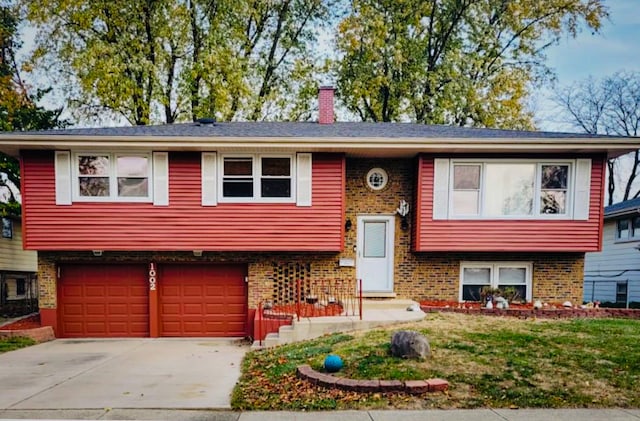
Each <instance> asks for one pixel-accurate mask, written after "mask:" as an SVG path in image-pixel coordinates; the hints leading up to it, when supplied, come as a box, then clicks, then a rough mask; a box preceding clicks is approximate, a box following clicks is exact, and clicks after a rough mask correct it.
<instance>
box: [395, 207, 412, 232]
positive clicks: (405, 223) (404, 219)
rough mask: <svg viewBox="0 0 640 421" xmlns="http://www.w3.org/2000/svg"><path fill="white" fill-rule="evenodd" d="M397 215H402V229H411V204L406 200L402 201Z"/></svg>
mask: <svg viewBox="0 0 640 421" xmlns="http://www.w3.org/2000/svg"><path fill="white" fill-rule="evenodd" d="M396 213H397V214H398V215H400V218H401V219H400V229H402V231H406V230H408V229H409V221H408V220H407V215H408V214H409V204H408V203H407V201H406V200H401V201H400V206H398V209H396Z"/></svg>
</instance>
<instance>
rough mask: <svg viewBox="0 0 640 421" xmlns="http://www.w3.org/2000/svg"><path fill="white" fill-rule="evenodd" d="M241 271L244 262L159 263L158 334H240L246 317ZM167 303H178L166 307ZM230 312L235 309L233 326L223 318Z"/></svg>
mask: <svg viewBox="0 0 640 421" xmlns="http://www.w3.org/2000/svg"><path fill="white" fill-rule="evenodd" d="M245 275H246V266H244V265H193V264H185V265H165V266H162V267H161V269H160V273H159V281H158V285H159V286H160V301H161V305H160V309H161V315H160V317H161V323H160V326H161V330H160V334H161V335H162V336H194V337H195V336H244V335H245V334H246V317H247V316H246V313H247V307H246V305H247V304H246V301H247V300H246V284H245V282H244V277H245ZM230 291H232V293H231V294H230ZM169 303H171V304H177V303H179V304H180V305H179V307H177V308H176V307H174V308H169V307H168V306H167V304H169ZM229 304H233V306H230V305H229ZM176 310H177V311H176ZM230 312H233V313H235V314H231V317H232V318H233V319H235V320H237V321H236V322H234V323H235V324H234V325H233V326H230V325H229V323H228V321H227V319H228V317H229V316H230V314H229V313H230Z"/></svg>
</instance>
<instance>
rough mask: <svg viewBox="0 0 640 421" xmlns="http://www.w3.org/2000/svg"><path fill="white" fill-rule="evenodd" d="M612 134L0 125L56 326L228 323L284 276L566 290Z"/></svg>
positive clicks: (147, 327) (326, 110) (211, 326)
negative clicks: (20, 129) (18, 176)
mask: <svg viewBox="0 0 640 421" xmlns="http://www.w3.org/2000/svg"><path fill="white" fill-rule="evenodd" d="M638 147H640V141H639V140H638V139H632V138H620V137H602V136H587V135H578V134H563V133H543V132H517V131H504V130H488V129H473V128H461V127H446V126H428V125H416V124H393V123H335V122H334V117H333V90H332V89H326V88H325V89H321V90H320V107H319V121H318V122H304V123H273V122H258V123H255V122H231V123H215V122H214V123H212V122H210V121H203V122H200V123H187V124H173V125H164V126H146V127H145V126H139V127H119V128H99V129H66V130H56V131H44V132H36V133H9V134H2V135H0V150H2V151H4V152H6V153H9V154H11V155H13V156H19V157H20V160H21V163H22V196H23V209H24V210H23V218H24V227H25V232H24V245H25V247H26V248H27V249H29V250H36V251H38V264H39V269H38V276H39V285H40V313H41V317H42V321H43V323H44V324H47V325H51V326H53V327H54V329H55V332H56V335H57V336H59V337H100V336H151V337H155V336H243V335H248V334H250V332H251V330H250V329H251V327H250V320H252V316H253V313H254V311H255V308H256V305H257V302H258V301H259V300H261V299H263V298H264V297H268V296H269V295H270V294H271V293H272V292H273V291H274V289H278V288H281V286H282V283H287V282H294V281H295V280H296V279H297V278H304V279H307V280H308V279H310V280H311V281H312V282H313V280H316V279H329V278H340V279H345V278H351V279H353V278H360V279H362V281H363V290H364V294H365V296H370V297H384V298H389V297H404V298H412V299H417V300H420V299H443V300H452V301H461V300H478V299H479V298H478V297H479V291H480V288H482V287H483V286H487V285H488V286H495V287H506V286H512V287H513V288H515V289H516V290H517V291H518V292H519V294H520V295H521V296H522V297H523V298H525V299H527V300H534V299H540V300H545V301H565V300H571V301H574V302H578V301H579V300H581V299H582V293H583V266H584V255H585V252H589V251H597V250H599V249H600V244H601V237H602V197H603V186H604V177H605V165H604V164H605V159H606V158H608V157H611V156H616V155H619V154H622V153H626V152H627V151H631V150H633V149H637V148H638Z"/></svg>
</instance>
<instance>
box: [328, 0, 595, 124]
mask: <svg viewBox="0 0 640 421" xmlns="http://www.w3.org/2000/svg"><path fill="white" fill-rule="evenodd" d="M606 16H607V13H606V10H605V8H604V6H603V5H602V1H601V0H522V1H518V2H514V1H505V0H427V1H424V0H397V1H394V0H352V2H351V10H350V13H349V14H348V16H347V17H346V18H345V19H343V20H342V21H341V22H340V24H339V27H338V35H337V50H338V52H339V54H340V55H341V59H339V60H338V61H337V63H336V67H335V72H336V74H337V84H338V93H339V94H340V95H341V97H342V100H343V101H344V103H345V105H346V106H347V108H348V109H349V110H351V111H353V112H354V113H356V114H357V115H358V116H359V117H360V118H361V119H362V120H363V121H365V120H368V121H398V120H400V121H402V120H411V121H415V122H418V123H430V124H433V123H437V124H455V125H461V126H486V127H501V128H513V129H530V128H532V127H533V121H532V113H531V112H529V111H527V107H526V100H527V98H528V94H529V90H530V89H531V87H532V86H535V85H536V84H538V83H540V81H542V80H543V78H544V77H545V76H546V75H547V74H548V73H549V71H550V70H549V69H548V68H547V67H546V66H545V64H544V58H545V57H544V50H545V48H546V47H548V46H549V45H551V44H552V43H554V42H556V41H557V40H558V39H559V38H560V36H562V35H563V34H567V33H568V34H569V35H575V34H576V33H577V31H578V29H579V28H580V25H581V24H582V23H584V24H585V25H586V26H587V27H588V28H589V29H591V30H593V31H597V30H598V29H599V28H600V24H601V20H602V19H603V18H604V17H606Z"/></svg>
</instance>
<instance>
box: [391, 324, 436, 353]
mask: <svg viewBox="0 0 640 421" xmlns="http://www.w3.org/2000/svg"><path fill="white" fill-rule="evenodd" d="M391 355H393V356H394V357H399V358H411V359H416V360H420V359H425V358H426V357H428V356H430V355H431V347H430V346H429V341H428V340H427V338H426V337H425V336H424V335H422V334H420V333H418V332H415V331H413V330H400V331H398V332H395V333H394V334H393V335H392V336H391Z"/></svg>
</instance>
